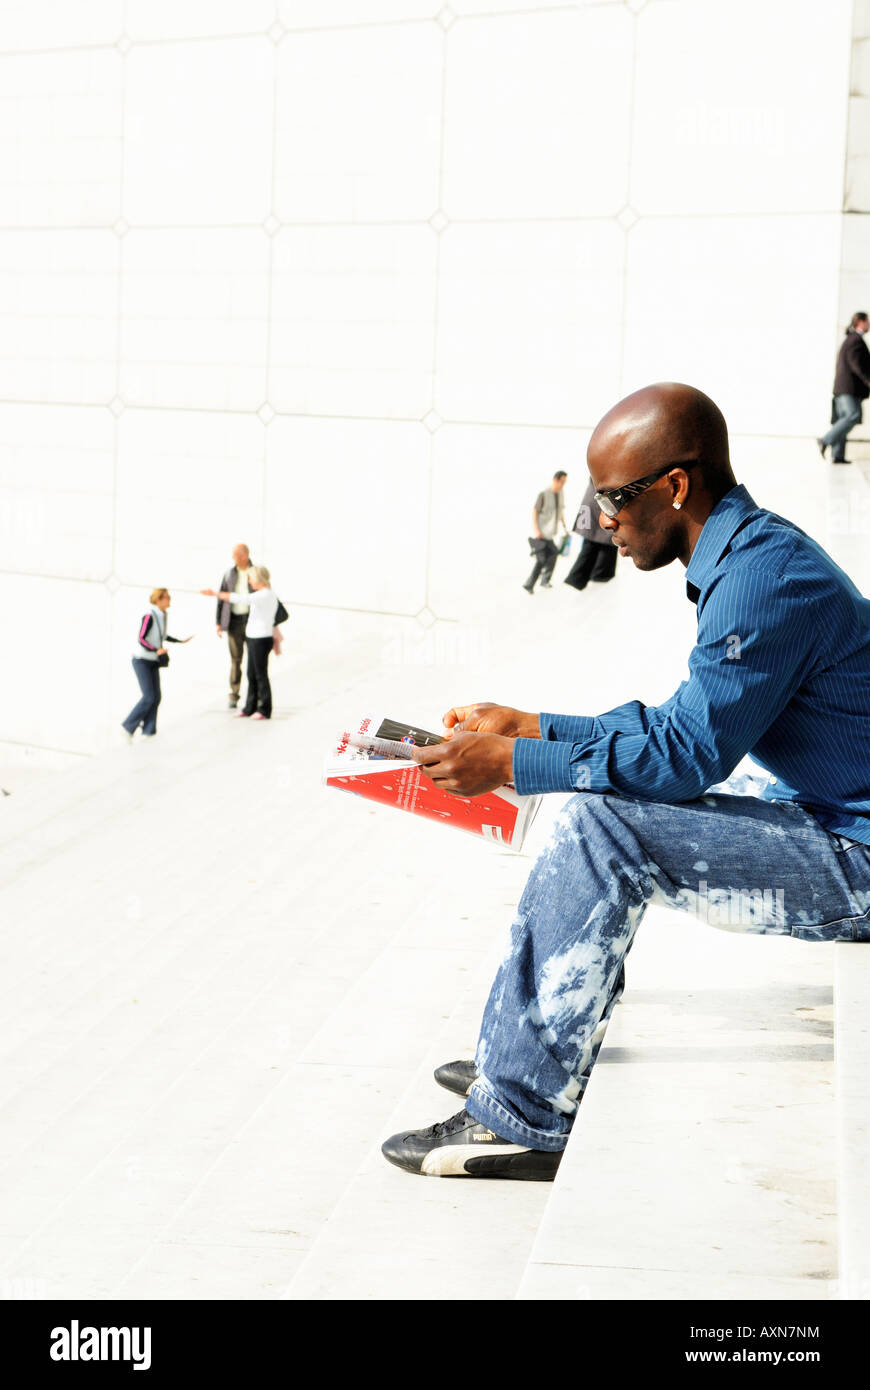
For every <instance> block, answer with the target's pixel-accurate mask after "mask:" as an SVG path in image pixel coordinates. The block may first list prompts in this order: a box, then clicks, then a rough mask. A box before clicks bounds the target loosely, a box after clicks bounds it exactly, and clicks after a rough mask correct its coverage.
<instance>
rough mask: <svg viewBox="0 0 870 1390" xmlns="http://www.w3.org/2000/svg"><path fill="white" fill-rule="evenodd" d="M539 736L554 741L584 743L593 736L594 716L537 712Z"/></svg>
mask: <svg viewBox="0 0 870 1390" xmlns="http://www.w3.org/2000/svg"><path fill="white" fill-rule="evenodd" d="M538 724H539V725H540V729H541V738H542V739H549V740H552V741H554V742H556V743H586V742H588V740H589V739H590V738H592V737H593V736H594V733H595V729H594V724H595V720H594V718H590V717H589V716H587V715H584V714H539V715H538Z"/></svg>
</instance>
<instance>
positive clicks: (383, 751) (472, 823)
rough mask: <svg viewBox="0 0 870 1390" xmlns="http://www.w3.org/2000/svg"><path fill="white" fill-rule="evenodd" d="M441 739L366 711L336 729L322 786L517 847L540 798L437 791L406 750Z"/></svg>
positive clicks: (510, 792) (507, 790) (501, 791)
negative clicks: (342, 730) (336, 737)
mask: <svg viewBox="0 0 870 1390" xmlns="http://www.w3.org/2000/svg"><path fill="white" fill-rule="evenodd" d="M441 742H443V739H442V736H441V735H440V734H431V733H428V732H427V731H426V730H425V729H417V728H415V727H414V726H413V725H411V724H402V723H400V722H399V721H397V720H395V719H386V718H384V717H382V716H381V715H371V714H367V715H365V716H364V717H363V718H362V719H360V720H358V721H356V722H355V723H354V724H353V725H352V726H351V728H350V729H349V730H348V731H347V732H345V733H344V734H342V736H341V738H340V739H339V740H338V742H337V744H336V747H335V748H334V749H333V751H332V752H331V753H330V754H328V756H327V759H326V765H325V767H324V772H323V780H324V781H325V783H326V785H327V786H328V787H338V788H339V789H340V790H341V791H346V792H355V793H356V795H357V796H365V797H367V798H368V799H369V800H370V801H380V802H383V804H384V805H386V806H397V807H398V808H399V810H400V811H410V812H411V813H412V814H413V815H415V816H428V817H429V819H430V820H437V821H441V822H442V823H443V824H444V825H454V826H456V827H457V829H459V830H469V831H471V833H472V834H473V835H481V836H482V837H483V838H484V839H485V840H492V841H494V842H495V843H496V844H502V845H510V847H511V848H512V849H514V850H519V849H521V848H522V843H523V840H524V838H525V834H526V831H527V830H528V828H529V826H530V825H531V823H532V821H533V820H534V818H535V813H536V811H537V809H538V807H539V805H540V804H541V798H540V797H539V796H518V795H517V793H516V791H515V790H514V788H513V786H504V787H499V788H498V790H497V791H494V792H487V793H486V795H485V796H470V797H462V796H455V795H454V794H453V793H451V792H445V791H441V790H440V788H439V787H436V786H435V784H434V782H432V781H431V780H430V779H429V778H428V777H425V776H424V775H423V773H422V772H421V771H420V768H419V767H418V766H417V764H416V763H415V762H413V760H412V759H411V754H410V751H409V750H410V748H412V747H418V748H425V747H428V746H429V745H431V744H433V743H441Z"/></svg>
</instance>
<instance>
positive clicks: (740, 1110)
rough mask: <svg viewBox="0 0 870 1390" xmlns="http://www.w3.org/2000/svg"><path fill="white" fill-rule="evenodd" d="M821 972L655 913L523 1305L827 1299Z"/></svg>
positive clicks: (828, 1058) (828, 962)
mask: <svg viewBox="0 0 870 1390" xmlns="http://www.w3.org/2000/svg"><path fill="white" fill-rule="evenodd" d="M832 968H833V954H832V951H831V948H830V947H829V946H825V945H816V944H807V943H804V942H800V941H793V940H791V939H790V938H786V939H783V938H773V937H747V936H740V935H737V934H731V933H727V932H723V931H716V930H713V929H712V928H710V927H707V926H704V925H701V924H700V923H697V922H695V921H694V920H692V919H687V918H683V917H682V916H679V915H669V914H667V913H664V912H661V911H657V910H655V909H651V910H650V913H649V915H648V919H647V920H645V921H644V923H643V924H642V926H641V928H640V932H639V934H638V939H637V942H636V944H635V946H634V948H633V950H632V954H631V956H630V958H629V962H628V967H627V981H628V985H627V989H626V992H625V995H624V997H623V1001H622V1003H621V1004H620V1005H619V1006H618V1008H617V1009H616V1011H615V1014H614V1017H613V1020H612V1022H611V1025H610V1028H609V1030H608V1033H607V1038H606V1040H605V1044H604V1047H603V1048H602V1052H601V1056H600V1058H599V1062H598V1066H597V1067H596V1070H595V1072H594V1073H593V1076H592V1079H591V1081H590V1085H589V1088H588V1092H587V1094H586V1096H585V1097H584V1100H583V1104H582V1106H581V1109H580V1112H579V1115H578V1119H577V1122H576V1125H575V1128H574V1130H573V1132H572V1137H571V1140H570V1142H569V1145H568V1148H567V1151H566V1154H565V1158H564V1159H563V1161H562V1165H561V1167H560V1170H559V1173H558V1175H557V1179H556V1182H555V1184H554V1189H553V1194H552V1197H551V1200H550V1202H549V1204H548V1206H547V1209H546V1212H545V1213H544V1216H543V1220H542V1223H541V1228H540V1230H539V1232H538V1235H537V1237H536V1239H535V1243H534V1249H533V1251H532V1254H531V1258H530V1261H529V1265H528V1268H527V1270H526V1272H525V1276H524V1278H523V1280H522V1284H521V1287H520V1291H519V1297H520V1298H521V1299H553V1298H557V1299H581V1300H583V1301H587V1300H602V1299H620V1300H622V1299H645V1300H646V1299H667V1300H672V1299H686V1300H694V1299H701V1300H707V1299H730V1298H734V1299H741V1300H743V1299H777V1298H781V1299H826V1298H829V1297H831V1296H832V1293H833V1292H835V1291H836V1288H837V1283H836V1279H837V1252H836V1201H835V1189H834V1172H835V1163H836V1158H835V1144H834V1100H833V1084H832V1083H833V1047H832V1038H831V1032H832V1024H831V972H832Z"/></svg>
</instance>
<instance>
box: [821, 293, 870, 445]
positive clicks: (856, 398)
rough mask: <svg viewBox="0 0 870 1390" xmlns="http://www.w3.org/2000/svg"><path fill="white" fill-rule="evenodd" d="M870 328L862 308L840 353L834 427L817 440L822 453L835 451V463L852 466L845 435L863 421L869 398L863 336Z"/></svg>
mask: <svg viewBox="0 0 870 1390" xmlns="http://www.w3.org/2000/svg"><path fill="white" fill-rule="evenodd" d="M868 328H870V315H868V314H867V313H865V311H864V310H863V309H859V310H858V312H857V314H853V315H852V322H851V323H850V324H849V327H848V328H847V329H846V336H845V338H844V339H843V342H842V344H841V346H840V351H839V353H838V354H837V370H836V374H835V376H834V408H833V411H832V412H831V420H832V424H831V428H830V429H829V430H828V433H827V434H823V435H822V437H821V438H820V439H817V440H816V443H817V444H818V446H819V453H820V454H821V456H822V458H824V457H825V450H826V449H828V448H830V449H832V450H833V453H832V455H831V462H832V463H849V462H850V460H849V459H847V458H846V435H847V434H848V433H849V431H850V430H851V429H852V428H853V427H854V426H855V425H857V424H860V422H861V402H862V401H864V400H866V399H867V397H868V396H870V352H868V351H867V344H866V343H865V342H864V334H865V333H866V332H867V329H868Z"/></svg>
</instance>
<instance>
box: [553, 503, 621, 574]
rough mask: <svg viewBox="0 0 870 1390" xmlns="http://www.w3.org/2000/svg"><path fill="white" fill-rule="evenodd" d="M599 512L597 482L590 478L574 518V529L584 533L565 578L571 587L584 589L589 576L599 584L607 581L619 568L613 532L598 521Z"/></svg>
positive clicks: (578, 532)
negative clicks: (596, 492) (596, 493)
mask: <svg viewBox="0 0 870 1390" xmlns="http://www.w3.org/2000/svg"><path fill="white" fill-rule="evenodd" d="M600 516H601V508H600V507H599V505H598V503H597V502H596V501H595V485H594V483H592V482H591V481H590V483H589V486H588V488H587V489H586V493H585V495H584V498H583V501H582V502H581V504H580V510H579V512H578V513H577V518H576V520H575V522H574V531H575V533H576V534H577V535H578V536H582V537H583V544H582V545H581V547H580V554H579V555H578V556H577V559H576V560H575V561H574V563H573V565H572V566H571V568H570V570H569V571H568V577H567V578H566V580H565V583H566V584H570V585H571V588H572V589H585V588H586V585H587V584H588V582H589V580H590V579H591V580H592V581H593V582H594V583H596V584H606V583H607V581H608V579H612V578H613V576H614V574H615V572H616V557H617V550H616V546H615V545H614V544H613V542H612V541H611V539H610V532H609V531H603V530H602V529H601V527H600V526H599V525H598V518H599V517H600Z"/></svg>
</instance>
